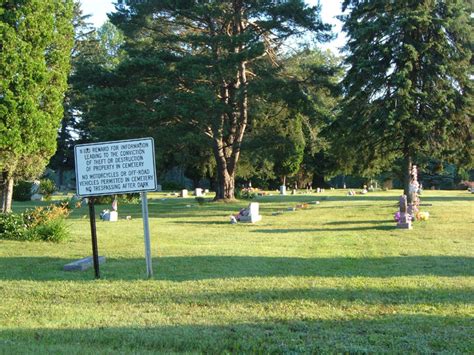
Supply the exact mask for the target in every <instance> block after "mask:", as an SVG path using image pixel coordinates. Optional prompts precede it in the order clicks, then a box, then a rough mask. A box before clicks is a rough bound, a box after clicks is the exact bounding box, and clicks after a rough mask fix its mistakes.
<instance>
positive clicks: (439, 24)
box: [338, 0, 473, 196]
mask: <svg viewBox="0 0 474 355" xmlns="http://www.w3.org/2000/svg"><path fill="white" fill-rule="evenodd" d="M465 5H466V2H465V1H460V0H446V1H441V0H421V1H414V0H397V1H378V0H367V1H360V0H345V1H344V3H343V9H344V10H346V9H347V10H349V11H350V13H349V14H348V15H347V16H345V18H344V21H345V23H344V30H345V31H346V32H347V35H348V44H347V49H348V51H349V55H348V57H347V60H346V64H347V66H348V72H347V76H346V78H345V80H344V88H345V95H346V97H345V104H344V109H343V112H342V115H341V119H340V120H339V121H338V132H339V134H340V142H341V144H340V145H339V148H340V149H339V155H340V156H341V157H343V160H344V164H345V165H346V167H352V168H356V169H357V170H359V172H360V171H365V172H372V173H373V172H374V171H375V172H377V171H380V170H383V169H386V168H388V167H390V164H392V163H393V162H394V161H395V160H396V159H397V158H398V159H399V158H402V159H403V160H404V168H403V169H404V172H405V173H404V189H405V194H407V196H409V193H408V190H409V182H410V175H409V171H410V170H411V166H412V164H413V162H414V159H416V157H417V155H420V154H424V155H427V156H433V157H438V158H445V159H447V158H453V159H457V160H462V159H463V158H464V160H469V159H471V157H472V139H471V133H470V130H471V124H472V121H471V119H472V82H471V80H470V75H471V76H472V66H471V61H472V51H471V50H472V36H473V28H472V27H473V26H472V23H473V19H472V18H470V13H469V11H467V9H466V7H465Z"/></svg>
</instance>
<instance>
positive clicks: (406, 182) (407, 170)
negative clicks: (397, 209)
mask: <svg viewBox="0 0 474 355" xmlns="http://www.w3.org/2000/svg"><path fill="white" fill-rule="evenodd" d="M412 164H413V163H412V159H411V156H410V155H409V154H407V155H405V159H404V161H403V194H404V195H406V197H407V203H408V204H410V203H412V202H413V201H412V196H411V194H410V182H411V168H412Z"/></svg>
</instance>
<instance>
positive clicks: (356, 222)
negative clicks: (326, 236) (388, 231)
mask: <svg viewBox="0 0 474 355" xmlns="http://www.w3.org/2000/svg"><path fill="white" fill-rule="evenodd" d="M387 223H393V221H392V220H386V219H385V220H374V219H373V220H369V221H358V220H350V221H334V222H326V223H324V225H344V224H387Z"/></svg>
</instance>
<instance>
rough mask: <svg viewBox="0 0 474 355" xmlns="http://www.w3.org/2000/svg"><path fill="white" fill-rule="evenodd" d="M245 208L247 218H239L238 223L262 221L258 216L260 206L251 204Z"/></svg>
mask: <svg viewBox="0 0 474 355" xmlns="http://www.w3.org/2000/svg"><path fill="white" fill-rule="evenodd" d="M247 208H248V210H249V214H248V216H241V217H240V222H250V223H255V222H258V221H261V220H262V216H261V215H259V208H260V205H259V204H258V202H251V203H250V204H249V206H248V207H247Z"/></svg>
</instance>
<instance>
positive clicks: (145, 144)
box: [74, 138, 157, 196]
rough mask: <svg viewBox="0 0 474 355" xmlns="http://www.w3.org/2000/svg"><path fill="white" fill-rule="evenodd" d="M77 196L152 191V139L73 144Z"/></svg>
mask: <svg viewBox="0 0 474 355" xmlns="http://www.w3.org/2000/svg"><path fill="white" fill-rule="evenodd" d="M74 157H75V160H76V189H77V194H78V195H79V196H99V195H113V194H122V193H130V192H144V191H154V190H156V188H157V183H156V169H155V144H154V141H153V138H142V139H132V140H124V141H114V142H102V143H91V144H78V145H76V146H75V147H74Z"/></svg>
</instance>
